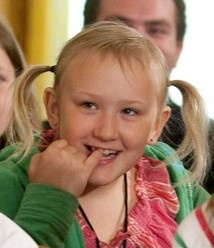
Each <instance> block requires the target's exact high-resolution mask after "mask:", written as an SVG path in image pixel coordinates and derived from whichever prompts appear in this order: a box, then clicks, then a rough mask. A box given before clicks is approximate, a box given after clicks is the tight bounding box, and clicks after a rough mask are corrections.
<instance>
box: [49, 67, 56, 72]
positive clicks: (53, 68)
mask: <svg viewBox="0 0 214 248" xmlns="http://www.w3.org/2000/svg"><path fill="white" fill-rule="evenodd" d="M55 69H56V65H53V66H51V67H50V72H53V73H55Z"/></svg>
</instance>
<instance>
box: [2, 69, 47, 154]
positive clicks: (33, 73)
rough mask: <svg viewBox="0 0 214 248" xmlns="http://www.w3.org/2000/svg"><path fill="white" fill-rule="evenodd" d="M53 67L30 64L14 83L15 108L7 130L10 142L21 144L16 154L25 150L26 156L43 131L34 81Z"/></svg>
mask: <svg viewBox="0 0 214 248" xmlns="http://www.w3.org/2000/svg"><path fill="white" fill-rule="evenodd" d="M51 68H52V67H51V66H30V67H29V68H27V69H26V70H25V71H24V72H23V73H22V74H21V76H20V77H18V78H17V81H16V82H15V84H14V108H13V113H12V119H11V122H10V124H9V127H8V129H7V131H6V139H7V141H8V143H9V144H15V143H19V144H20V146H18V150H17V152H16V153H15V154H14V156H16V155H17V154H20V153H22V152H24V155H23V157H25V155H27V154H28V152H29V151H30V149H31V148H32V147H33V145H34V144H35V142H36V140H38V138H37V136H39V134H40V133H41V128H42V119H41V117H40V109H39V107H38V106H39V104H38V100H37V97H36V94H35V90H34V84H33V82H34V81H35V79H36V78H37V77H38V76H39V75H40V74H42V73H44V72H47V71H50V70H51Z"/></svg>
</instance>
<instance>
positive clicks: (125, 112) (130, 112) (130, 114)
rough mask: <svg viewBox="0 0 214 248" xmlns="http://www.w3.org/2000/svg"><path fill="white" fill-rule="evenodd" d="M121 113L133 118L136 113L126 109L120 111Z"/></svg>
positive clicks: (134, 110)
mask: <svg viewBox="0 0 214 248" xmlns="http://www.w3.org/2000/svg"><path fill="white" fill-rule="evenodd" d="M122 113H124V114H125V115H129V116H133V115H137V114H138V111H137V110H136V109H131V108H126V109H123V110H122Z"/></svg>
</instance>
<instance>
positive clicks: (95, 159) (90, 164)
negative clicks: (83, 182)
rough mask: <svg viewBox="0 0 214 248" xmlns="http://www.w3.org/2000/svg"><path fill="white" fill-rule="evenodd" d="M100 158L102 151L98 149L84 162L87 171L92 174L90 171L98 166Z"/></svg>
mask: <svg viewBox="0 0 214 248" xmlns="http://www.w3.org/2000/svg"><path fill="white" fill-rule="evenodd" d="M101 158H102V151H101V150H100V149H97V150H95V151H94V152H92V154H91V155H90V156H89V157H88V158H87V159H86V160H85V166H86V168H87V170H89V171H90V172H92V170H93V169H94V168H95V167H96V166H97V165H98V164H99V162H100V160H101Z"/></svg>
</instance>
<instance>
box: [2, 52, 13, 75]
mask: <svg viewBox="0 0 214 248" xmlns="http://www.w3.org/2000/svg"><path fill="white" fill-rule="evenodd" d="M0 69H1V70H5V71H8V72H9V73H11V71H14V68H13V65H12V63H11V61H10V59H9V57H8V56H7V54H6V52H5V51H4V50H3V49H2V48H1V47H0Z"/></svg>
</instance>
